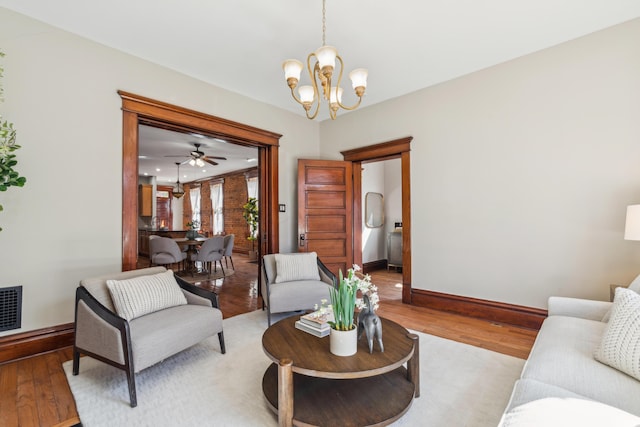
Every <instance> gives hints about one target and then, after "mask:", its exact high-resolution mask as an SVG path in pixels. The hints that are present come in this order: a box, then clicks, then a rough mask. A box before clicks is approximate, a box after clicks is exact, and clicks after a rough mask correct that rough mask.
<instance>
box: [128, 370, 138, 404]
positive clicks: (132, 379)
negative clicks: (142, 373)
mask: <svg viewBox="0 0 640 427" xmlns="http://www.w3.org/2000/svg"><path fill="white" fill-rule="evenodd" d="M126 371H127V383H128V384H129V400H130V402H131V407H132V408H135V407H136V406H138V397H137V396H136V376H135V375H136V374H135V373H134V372H133V370H132V369H131V368H129V369H127V370H126Z"/></svg>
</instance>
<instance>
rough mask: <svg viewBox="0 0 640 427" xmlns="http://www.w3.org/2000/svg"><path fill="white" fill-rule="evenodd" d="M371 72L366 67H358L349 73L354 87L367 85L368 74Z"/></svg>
mask: <svg viewBox="0 0 640 427" xmlns="http://www.w3.org/2000/svg"><path fill="white" fill-rule="evenodd" d="M368 75H369V72H368V71H367V69H366V68H356V69H355V70H353V71H352V72H350V73H349V78H350V79H351V84H352V85H353V88H354V89H355V88H357V87H360V86H362V87H367V76H368Z"/></svg>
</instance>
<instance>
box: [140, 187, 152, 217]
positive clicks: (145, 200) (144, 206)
mask: <svg viewBox="0 0 640 427" xmlns="http://www.w3.org/2000/svg"><path fill="white" fill-rule="evenodd" d="M138 212H139V213H138V215H139V216H153V185H150V184H140V185H139V186H138Z"/></svg>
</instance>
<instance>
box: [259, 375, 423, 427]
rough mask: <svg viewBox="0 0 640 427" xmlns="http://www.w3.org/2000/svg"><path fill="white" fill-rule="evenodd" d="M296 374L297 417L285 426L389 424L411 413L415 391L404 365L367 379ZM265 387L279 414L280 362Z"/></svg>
mask: <svg viewBox="0 0 640 427" xmlns="http://www.w3.org/2000/svg"><path fill="white" fill-rule="evenodd" d="M292 375H293V402H292V403H293V419H292V420H291V421H290V422H289V421H287V420H282V419H280V420H279V422H280V425H282V426H288V425H299V426H331V425H333V426H335V425H341V426H344V427H348V426H385V425H388V424H391V423H392V422H394V421H396V420H397V419H399V418H400V417H401V416H402V415H404V414H405V412H407V410H408V409H409V407H411V402H412V401H413V397H414V393H415V387H414V385H413V384H412V383H411V382H410V381H409V379H408V376H407V370H406V369H405V368H404V367H400V368H397V369H395V370H393V371H391V372H387V373H385V374H381V375H376V376H371V377H366V378H352V379H327V378H317V377H310V376H306V375H302V374H297V373H292ZM287 389H288V390H290V387H287ZM262 390H263V392H264V395H265V398H266V400H267V402H268V404H269V406H270V407H271V409H272V410H273V411H274V412H275V413H276V414H278V365H276V364H275V363H273V364H271V366H269V368H268V369H267V370H266V372H265V373H264V377H263V378H262ZM285 413H286V412H285Z"/></svg>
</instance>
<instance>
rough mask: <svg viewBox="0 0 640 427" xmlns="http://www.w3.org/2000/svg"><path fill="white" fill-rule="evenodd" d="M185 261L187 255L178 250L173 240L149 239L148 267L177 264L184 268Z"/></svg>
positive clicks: (163, 238) (167, 238)
mask: <svg viewBox="0 0 640 427" xmlns="http://www.w3.org/2000/svg"><path fill="white" fill-rule="evenodd" d="M186 259H187V253H186V252H183V251H182V250H181V249H180V246H179V245H178V244H177V243H176V242H175V240H173V239H171V238H169V237H155V238H153V239H149V266H152V265H163V266H171V265H173V264H178V265H182V266H183V267H184V265H183V264H184V261H185V260H186Z"/></svg>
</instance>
